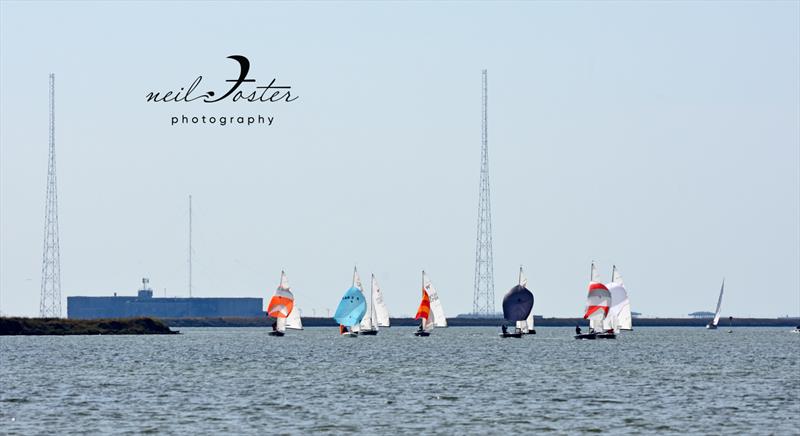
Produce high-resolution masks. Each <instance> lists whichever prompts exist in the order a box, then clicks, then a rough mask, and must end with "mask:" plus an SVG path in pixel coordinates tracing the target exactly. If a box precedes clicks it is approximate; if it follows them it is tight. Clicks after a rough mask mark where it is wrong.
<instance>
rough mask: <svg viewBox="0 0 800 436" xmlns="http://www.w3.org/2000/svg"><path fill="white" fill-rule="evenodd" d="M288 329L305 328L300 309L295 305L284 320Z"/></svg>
mask: <svg viewBox="0 0 800 436" xmlns="http://www.w3.org/2000/svg"><path fill="white" fill-rule="evenodd" d="M284 323H285V324H286V328H287V329H293V330H303V321H302V320H301V319H300V309H298V308H297V306H296V305H295V306H294V308H293V309H292V311H291V313H289V316H287V317H286V319H285V320H284Z"/></svg>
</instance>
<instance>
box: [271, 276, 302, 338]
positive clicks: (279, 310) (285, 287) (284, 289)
mask: <svg viewBox="0 0 800 436" xmlns="http://www.w3.org/2000/svg"><path fill="white" fill-rule="evenodd" d="M267 314H268V315H269V316H271V317H273V318H275V323H274V324H273V325H272V331H271V332H269V334H270V336H283V335H284V334H285V333H286V329H294V330H302V329H303V321H302V320H301V319H300V309H298V308H297V306H296V305H295V304H294V295H293V294H292V290H291V288H290V287H289V279H288V278H287V277H286V273H285V272H283V271H281V283H280V284H279V285H278V288H277V289H276V290H275V293H274V294H273V295H272V298H271V299H270V300H269V305H267Z"/></svg>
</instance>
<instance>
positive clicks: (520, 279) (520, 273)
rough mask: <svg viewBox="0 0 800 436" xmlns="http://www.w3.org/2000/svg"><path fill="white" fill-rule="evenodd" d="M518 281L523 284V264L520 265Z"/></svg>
mask: <svg viewBox="0 0 800 436" xmlns="http://www.w3.org/2000/svg"><path fill="white" fill-rule="evenodd" d="M518 283H519V284H520V285H522V265H520V266H519V281H518Z"/></svg>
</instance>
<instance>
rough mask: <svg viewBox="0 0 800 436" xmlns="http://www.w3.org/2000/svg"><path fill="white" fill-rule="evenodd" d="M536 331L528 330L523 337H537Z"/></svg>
mask: <svg viewBox="0 0 800 436" xmlns="http://www.w3.org/2000/svg"><path fill="white" fill-rule="evenodd" d="M535 334H536V330H528V331H527V332H525V333H523V335H535Z"/></svg>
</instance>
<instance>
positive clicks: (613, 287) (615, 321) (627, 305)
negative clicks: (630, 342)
mask: <svg viewBox="0 0 800 436" xmlns="http://www.w3.org/2000/svg"><path fill="white" fill-rule="evenodd" d="M611 277H613V278H614V280H613V281H612V282H611V283H607V284H606V288H608V292H609V293H610V294H611V302H610V304H609V308H608V316H606V319H605V320H603V329H604V330H611V329H613V330H615V331H619V330H633V320H632V317H631V302H630V300H629V299H628V291H627V290H626V289H625V285H624V284H623V283H622V275H621V274H620V273H619V270H618V269H617V267H616V265H614V268H613V270H612V271H611Z"/></svg>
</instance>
